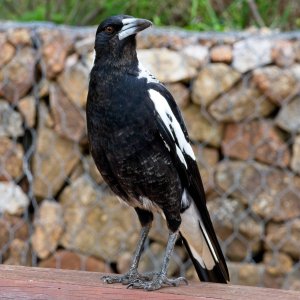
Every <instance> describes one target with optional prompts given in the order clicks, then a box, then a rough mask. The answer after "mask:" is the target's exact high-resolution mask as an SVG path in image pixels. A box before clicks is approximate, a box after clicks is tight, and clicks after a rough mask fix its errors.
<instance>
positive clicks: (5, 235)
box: [0, 218, 10, 261]
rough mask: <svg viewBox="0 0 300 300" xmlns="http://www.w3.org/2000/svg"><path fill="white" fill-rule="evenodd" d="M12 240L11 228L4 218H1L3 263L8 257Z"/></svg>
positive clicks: (0, 235) (0, 234) (0, 249)
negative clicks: (10, 240) (10, 239)
mask: <svg viewBox="0 0 300 300" xmlns="http://www.w3.org/2000/svg"><path fill="white" fill-rule="evenodd" d="M9 238H10V228H9V226H8V224H7V222H6V221H5V220H3V218H0V251H1V254H2V256H3V257H1V258H2V259H1V261H2V260H3V259H5V258H6V257H7V254H8V253H7V250H8V245H9Z"/></svg>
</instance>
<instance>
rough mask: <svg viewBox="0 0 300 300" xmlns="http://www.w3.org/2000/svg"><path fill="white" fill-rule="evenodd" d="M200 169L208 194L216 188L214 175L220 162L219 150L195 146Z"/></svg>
mask: <svg viewBox="0 0 300 300" xmlns="http://www.w3.org/2000/svg"><path fill="white" fill-rule="evenodd" d="M193 149H194V153H195V156H196V159H197V164H198V168H199V171H200V174H201V178H202V182H203V185H204V190H205V192H206V193H207V194H208V193H210V192H211V191H213V190H214V188H215V180H214V173H215V168H216V165H217V163H218V161H219V153H218V150H216V149H214V148H208V147H202V146H194V147H193Z"/></svg>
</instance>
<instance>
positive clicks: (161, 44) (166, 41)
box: [136, 11, 197, 51]
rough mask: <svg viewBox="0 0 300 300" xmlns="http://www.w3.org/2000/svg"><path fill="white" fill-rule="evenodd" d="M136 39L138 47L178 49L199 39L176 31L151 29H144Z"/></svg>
mask: <svg viewBox="0 0 300 300" xmlns="http://www.w3.org/2000/svg"><path fill="white" fill-rule="evenodd" d="M180 15H182V11H180ZM152 32H153V33H152ZM136 39H137V48H138V49H148V48H168V49H172V50H176V51H178V50H181V49H183V48H184V47H186V46H189V45H191V44H195V43H196V42H197V40H196V39H195V38H193V37H191V38H188V37H183V36H182V35H178V34H177V33H176V32H175V33H171V32H169V33H165V32H159V31H150V30H149V31H147V30H146V31H142V32H141V33H140V34H138V35H137V37H136Z"/></svg>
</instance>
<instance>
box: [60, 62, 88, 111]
mask: <svg viewBox="0 0 300 300" xmlns="http://www.w3.org/2000/svg"><path fill="white" fill-rule="evenodd" d="M57 80H58V83H59V85H60V87H61V88H62V90H63V91H64V93H65V94H66V96H67V97H68V98H69V99H70V100H71V101H72V102H73V104H75V105H76V106H77V107H81V108H84V107H85V104H86V99H87V92H88V82H89V71H88V69H87V68H86V67H84V66H83V64H82V63H79V62H76V63H74V64H72V63H68V61H67V67H66V68H65V70H64V71H63V72H62V73H61V74H60V75H59V76H58V78H57Z"/></svg>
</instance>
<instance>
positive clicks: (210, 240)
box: [180, 201, 229, 283]
mask: <svg viewBox="0 0 300 300" xmlns="http://www.w3.org/2000/svg"><path fill="white" fill-rule="evenodd" d="M204 206H205V205H204ZM181 217H182V223H181V226H180V234H181V237H182V240H183V243H184V245H185V247H186V249H187V251H188V253H189V255H190V257H191V259H192V262H193V264H194V266H195V269H196V271H197V274H198V276H199V279H200V280H201V281H208V282H218V283H228V281H229V274H228V269H227V265H226V262H225V259H224V256H223V253H222V250H221V248H220V245H219V242H218V240H217V237H216V234H215V231H214V229H213V225H212V223H211V220H210V217H209V214H208V211H207V209H206V206H205V207H204V211H203V209H202V210H201V213H200V212H199V209H198V208H197V206H196V205H195V203H194V201H191V205H190V207H189V208H188V209H186V210H185V211H184V212H183V213H182V215H181Z"/></svg>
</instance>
